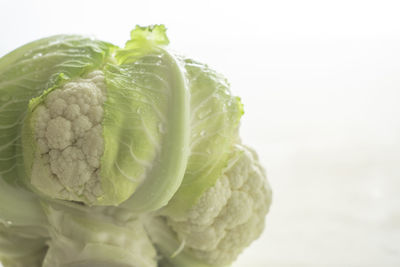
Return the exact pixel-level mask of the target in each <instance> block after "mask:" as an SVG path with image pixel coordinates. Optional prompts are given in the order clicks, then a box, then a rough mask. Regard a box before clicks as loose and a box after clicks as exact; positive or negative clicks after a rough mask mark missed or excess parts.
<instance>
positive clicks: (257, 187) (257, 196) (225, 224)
mask: <svg viewBox="0 0 400 267" xmlns="http://www.w3.org/2000/svg"><path fill="white" fill-rule="evenodd" d="M235 149H236V150H237V151H239V153H238V154H237V155H236V156H235V157H233V158H232V159H231V162H230V164H229V167H228V168H227V169H226V170H225V172H224V175H223V176H222V177H221V178H220V179H219V180H218V181H217V183H216V184H215V186H214V187H212V188H210V189H209V190H208V191H206V192H205V193H204V194H203V195H202V196H201V198H200V199H199V201H198V202H197V203H196V205H195V206H193V207H192V208H191V209H190V210H189V212H188V214H187V216H186V218H184V219H177V218H172V217H167V222H168V224H169V225H170V227H171V228H172V230H173V231H174V232H175V233H176V235H177V236H178V239H179V240H180V241H181V242H184V244H185V247H186V250H187V251H189V252H190V253H191V254H192V255H194V256H195V257H197V258H200V259H201V260H202V261H205V262H208V263H210V264H229V263H231V262H233V261H234V260H235V259H236V257H237V256H238V255H239V254H240V253H241V252H242V251H243V249H244V248H245V247H247V246H248V245H249V244H250V243H251V242H252V241H254V240H255V239H257V238H258V237H259V235H260V234H261V232H262V230H263V228H264V219H265V215H266V213H267V212H268V209H269V205H270V203H271V191H270V189H269V186H268V184H267V181H266V177H265V172H264V170H263V168H262V167H261V166H260V165H259V162H258V159H257V156H256V154H255V153H254V152H253V151H251V149H249V148H246V147H243V146H240V145H237V146H236V148H235Z"/></svg>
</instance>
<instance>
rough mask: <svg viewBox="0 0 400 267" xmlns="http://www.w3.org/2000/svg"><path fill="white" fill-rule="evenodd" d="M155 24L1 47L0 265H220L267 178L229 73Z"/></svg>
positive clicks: (235, 249)
mask: <svg viewBox="0 0 400 267" xmlns="http://www.w3.org/2000/svg"><path fill="white" fill-rule="evenodd" d="M168 44H169V40H168V38H167V36H166V33H165V27H164V26H162V25H155V26H149V27H139V26H138V27H136V28H135V29H134V30H133V31H132V32H131V39H130V40H129V41H128V42H127V43H126V45H125V47H123V48H120V47H117V46H115V45H112V44H110V43H107V42H103V41H99V40H96V39H93V38H88V37H84V36H78V35H57V36H53V37H48V38H44V39H40V40H38V41H35V42H32V43H29V44H27V45H25V46H22V47H20V48H18V49H16V50H14V51H12V52H11V53H9V54H7V55H6V56H4V57H2V58H0V261H2V263H3V265H4V266H5V267H19V266H32V267H84V266H87V267H90V266H108V267H109V266H111V267H113V266H115V267H155V266H176V267H180V266H182V267H191V266H193V267H207V266H209V267H213V266H214V267H217V266H229V265H230V264H232V263H233V262H234V261H235V260H236V258H237V257H238V255H239V254H240V253H242V251H243V250H244V249H245V248H246V247H248V246H249V245H250V244H251V242H252V241H254V240H255V239H257V238H258V237H259V236H260V235H261V233H262V231H263V229H264V223H265V216H266V214H267V213H268V210H269V207H270V204H271V189H270V187H269V184H268V182H267V180H266V175H265V171H264V169H263V167H262V166H261V164H260V162H259V159H258V157H257V154H256V152H255V151H254V150H253V149H251V148H249V147H247V146H245V145H244V144H243V143H242V141H241V139H240V137H239V125H240V118H241V116H242V115H243V106H242V104H241V102H240V99H239V98H238V97H236V96H234V95H233V94H232V93H231V91H230V85H229V83H228V81H227V80H226V78H225V77H224V76H222V75H221V74H219V73H218V72H216V71H214V70H213V69H212V68H210V67H209V66H208V65H206V64H203V63H200V62H198V61H195V60H192V59H190V58H187V57H186V56H182V55H180V54H178V53H176V52H173V51H172V50H170V48H169V47H168Z"/></svg>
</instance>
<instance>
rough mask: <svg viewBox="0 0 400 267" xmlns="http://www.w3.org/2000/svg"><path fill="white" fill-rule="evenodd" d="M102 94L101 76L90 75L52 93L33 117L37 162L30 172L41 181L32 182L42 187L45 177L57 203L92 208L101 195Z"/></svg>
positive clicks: (35, 160) (100, 74)
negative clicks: (79, 203) (72, 202)
mask: <svg viewBox="0 0 400 267" xmlns="http://www.w3.org/2000/svg"><path fill="white" fill-rule="evenodd" d="M105 88H106V85H105V82H104V75H103V73H102V72H101V71H93V72H91V73H90V74H88V75H87V77H86V78H81V79H77V80H74V81H71V82H68V83H66V84H65V85H63V86H62V87H61V88H59V89H56V90H53V91H52V92H50V93H49V94H48V95H47V97H46V100H45V101H44V103H42V104H41V105H39V106H38V107H37V108H36V109H35V111H34V114H33V117H34V118H35V128H34V130H35V139H36V142H37V146H38V151H39V154H40V156H39V157H38V158H37V159H34V162H33V169H34V170H35V171H36V172H35V171H34V174H35V175H36V176H38V175H39V174H40V176H41V177H33V178H32V180H33V182H35V181H38V179H42V181H41V182H40V184H43V179H44V177H46V178H47V179H49V181H48V182H49V184H51V185H52V188H58V190H59V192H58V193H56V196H55V197H58V198H62V199H67V200H76V201H84V202H86V203H90V202H91V200H94V199H95V198H97V197H99V196H100V195H101V194H102V189H101V186H100V177H99V173H100V172H99V168H100V159H101V156H102V155H103V152H104V140H103V135H102V127H101V122H102V119H103V104H104V101H105V100H106V94H105V91H106V89H105ZM43 164H44V165H45V166H40V165H43ZM38 170H39V171H38ZM53 194H54V192H53Z"/></svg>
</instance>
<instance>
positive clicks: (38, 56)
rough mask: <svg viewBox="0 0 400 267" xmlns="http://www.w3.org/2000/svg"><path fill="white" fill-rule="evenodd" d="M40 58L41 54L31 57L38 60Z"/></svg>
mask: <svg viewBox="0 0 400 267" xmlns="http://www.w3.org/2000/svg"><path fill="white" fill-rule="evenodd" d="M41 56H43V54H42V53H37V54H36V55H34V56H33V59H37V58H40V57H41Z"/></svg>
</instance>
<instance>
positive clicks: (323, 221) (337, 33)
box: [0, 0, 400, 267]
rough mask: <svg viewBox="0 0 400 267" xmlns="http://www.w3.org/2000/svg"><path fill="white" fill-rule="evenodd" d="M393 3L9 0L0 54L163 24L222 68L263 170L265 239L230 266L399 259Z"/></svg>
mask: <svg viewBox="0 0 400 267" xmlns="http://www.w3.org/2000/svg"><path fill="white" fill-rule="evenodd" d="M399 15H400V6H399V4H397V2H396V1H384V0H381V1H350V0H347V1H339V0H336V1H295V0H293V1H261V0H260V1H252V0H246V1H172V0H168V1H158V2H156V1H118V0H111V1H84V0H80V1H6V0H0V38H1V39H0V40H1V41H0V56H1V55H4V54H5V53H7V52H9V51H11V50H12V49H14V48H16V47H17V46H20V45H22V44H24V43H26V42H29V41H32V40H34V39H38V38H41V37H45V36H48V35H53V34H60V33H81V34H92V35H94V36H96V37H98V38H100V39H104V40H106V41H110V42H113V43H115V44H118V45H123V44H124V42H125V41H126V40H127V38H128V37H129V32H130V30H131V29H132V28H133V27H134V26H135V25H136V24H140V25H147V24H156V23H163V24H165V25H166V26H167V27H168V34H169V37H170V40H171V46H172V47H173V48H174V49H175V50H178V51H181V52H184V53H185V54H187V55H190V56H191V57H194V58H196V59H198V60H201V61H204V62H207V63H209V64H210V65H211V66H213V67H214V68H216V69H217V70H219V71H220V72H222V73H224V74H225V75H226V76H227V77H228V79H229V80H230V82H231V84H232V90H233V92H234V93H235V94H237V95H240V96H241V98H242V100H243V103H244V105H245V111H246V114H245V116H244V117H243V120H242V130H241V131H242V137H243V140H244V142H245V143H247V144H249V145H251V146H252V147H254V148H256V149H257V150H258V152H259V154H260V158H261V160H262V162H263V164H264V165H265V166H266V168H267V170H268V178H269V180H270V183H271V185H272V187H273V190H274V203H273V206H272V209H271V212H270V214H269V215H268V220H267V225H266V230H265V232H264V234H263V236H262V237H261V238H260V239H259V240H258V241H257V242H255V243H254V244H253V245H252V247H251V248H250V249H248V250H246V251H245V253H243V255H242V256H241V257H240V258H239V260H238V261H237V263H236V264H235V266H236V267H237V266H251V267H262V266H271V267H275V266H277V267H279V266H296V267H303V266H304V267H313V266H332V267H333V266H349V267H355V266H360V267H361V266H369V267H372V266H377V267H378V266H379V267H389V266H393V267H394V266H400V170H399V168H400V107H399V100H400V16H399Z"/></svg>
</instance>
